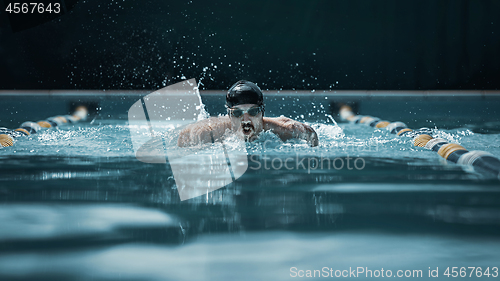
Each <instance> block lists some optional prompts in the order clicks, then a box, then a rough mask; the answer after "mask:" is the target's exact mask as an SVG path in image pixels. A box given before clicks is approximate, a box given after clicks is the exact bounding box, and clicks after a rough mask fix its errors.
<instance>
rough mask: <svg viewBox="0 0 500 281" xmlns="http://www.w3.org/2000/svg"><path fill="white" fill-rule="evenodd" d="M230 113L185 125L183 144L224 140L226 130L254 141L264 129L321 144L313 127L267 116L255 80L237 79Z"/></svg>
mask: <svg viewBox="0 0 500 281" xmlns="http://www.w3.org/2000/svg"><path fill="white" fill-rule="evenodd" d="M226 108H227V112H228V115H227V116H222V117H210V118H208V119H205V120H202V121H198V122H196V123H194V124H190V125H188V126H187V127H186V128H184V129H183V130H182V131H181V132H180V134H179V138H178V140H177V145H178V146H180V147H184V146H192V145H197V144H200V143H210V142H215V141H220V140H221V139H222V137H223V136H224V134H226V131H230V132H232V133H234V134H236V135H237V136H238V137H239V138H240V139H242V140H245V141H247V142H251V141H254V140H256V139H257V138H258V136H259V134H260V133H262V132H263V131H271V132H273V133H274V134H276V135H277V136H278V137H279V138H280V139H281V140H283V141H287V140H289V139H301V140H305V141H307V143H308V144H309V145H310V146H317V145H318V135H317V134H316V132H315V131H314V129H313V128H311V127H310V126H308V125H306V124H304V123H301V122H298V121H295V120H292V119H290V118H286V117H284V116H281V117H277V118H271V117H264V111H265V106H264V97H263V95H262V91H261V90H260V89H259V87H258V86H257V85H255V84H254V83H252V82H249V81H245V80H241V81H238V82H236V83H235V84H234V85H233V86H232V87H231V88H230V89H229V91H228V93H227V95H226Z"/></svg>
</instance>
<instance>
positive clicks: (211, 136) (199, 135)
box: [177, 116, 231, 147]
mask: <svg viewBox="0 0 500 281" xmlns="http://www.w3.org/2000/svg"><path fill="white" fill-rule="evenodd" d="M230 128H231V121H230V120H229V117H227V116H221V117H210V118H207V119H204V120H201V121H198V122H196V123H193V124H189V125H188V126H186V127H185V128H184V129H183V130H182V131H181V132H180V133H179V138H178V139H177V145H178V146H181V147H182V146H191V145H196V144H199V143H207V142H212V140H217V139H219V138H220V137H221V136H222V135H223V134H224V132H225V131H226V129H230Z"/></svg>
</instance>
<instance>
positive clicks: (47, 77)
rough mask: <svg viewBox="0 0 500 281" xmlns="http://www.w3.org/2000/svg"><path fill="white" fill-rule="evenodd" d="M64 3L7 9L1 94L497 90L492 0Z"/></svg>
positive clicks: (0, 55) (499, 42) (498, 36)
mask: <svg viewBox="0 0 500 281" xmlns="http://www.w3.org/2000/svg"><path fill="white" fill-rule="evenodd" d="M10 2H14V1H10ZM39 2H40V1H39ZM63 4H65V11H66V12H65V13H64V14H63V15H61V16H58V17H55V18H53V19H51V18H45V19H43V20H41V19H40V18H39V17H38V18H36V17H34V16H32V15H18V16H17V18H16V17H15V16H14V15H12V14H10V15H9V14H8V13H7V12H5V7H6V6H7V5H8V1H5V0H4V1H3V5H2V11H1V14H0V89H148V90H154V89H158V88H161V87H163V86H166V85H168V84H172V83H175V82H178V81H181V80H183V79H185V78H188V79H189V78H196V79H197V80H198V81H200V82H201V89H227V88H228V87H229V86H230V85H231V84H232V83H234V82H235V81H236V80H239V79H248V80H253V81H255V82H257V83H258V84H259V85H260V86H261V87H262V88H263V89H292V90H293V89H296V90H301V89H311V90H312V89H321V90H324V89H327V90H329V89H331V90H337V89H338V90H340V89H351V90H357V89H360V90H361V89H363V90H364V89H366V90H389V89H391V90H435V89H489V90H494V89H499V88H500V79H499V78H500V75H499V74H500V51H499V50H500V16H499V15H500V1H498V0H450V1H441V0H408V1H401V0H377V1H373V0H366V1H362V0H346V1H344V0H325V1H321V0H313V1H294V0H287V1H264V0H252V1H242V0H237V1H229V2H228V1H219V0H212V1H201V0H199V1H197V0H192V1H181V0H179V1H166V0H117V1H111V0H109V1H108V0H106V1H97V0H95V1H93V0H92V1H91V0H85V1H84V0H80V1H78V0H66V1H65V3H63Z"/></svg>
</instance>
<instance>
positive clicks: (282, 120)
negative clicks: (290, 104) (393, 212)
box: [263, 116, 296, 130]
mask: <svg viewBox="0 0 500 281" xmlns="http://www.w3.org/2000/svg"><path fill="white" fill-rule="evenodd" d="M263 121H264V130H274V129H277V128H281V127H284V126H286V125H287V124H289V123H292V122H296V121H294V120H292V119H290V118H288V117H285V116H280V117H264V118H263Z"/></svg>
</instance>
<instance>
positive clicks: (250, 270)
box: [0, 91, 500, 280]
mask: <svg viewBox="0 0 500 281" xmlns="http://www.w3.org/2000/svg"><path fill="white" fill-rule="evenodd" d="M221 93H222V92H203V93H202V99H203V103H204V104H205V106H206V109H207V111H208V112H209V113H210V114H212V115H215V116H216V115H218V114H220V113H223V112H224V107H223V99H224V96H223V95H221ZM146 94H148V93H146V92H108V91H107V92H98V93H95V92H77V93H74V92H63V91H62V92H50V93H45V94H44V93H41V92H40V93H24V94H20V93H12V94H9V93H3V94H2V95H0V98H1V99H2V104H4V105H5V106H6V107H7V108H9V110H8V111H7V112H5V111H4V112H3V113H2V115H1V117H0V120H1V123H0V125H1V126H5V127H11V128H14V127H15V126H18V125H19V124H21V123H22V122H24V121H26V120H32V121H37V120H41V119H43V118H45V117H48V116H53V115H56V114H67V113H69V110H70V108H71V106H74V105H75V104H78V103H84V104H87V105H90V106H91V107H92V106H93V107H96V108H98V110H96V111H95V112H93V110H91V114H92V115H91V116H90V118H89V119H88V120H87V122H80V123H77V124H75V125H70V126H62V127H57V128H52V129H48V130H45V131H42V132H41V133H39V134H36V135H31V136H29V137H24V138H22V139H21V138H19V139H17V140H16V143H15V144H14V146H12V147H7V148H4V149H1V150H0V162H1V164H2V165H1V167H2V172H1V177H0V200H1V205H0V209H1V211H0V221H1V222H2V228H1V229H0V276H1V278H2V279H16V280H33V279H36V280H54V279H66V280H115V279H124V280H193V279H196V280H214V279H218V280H282V279H290V278H294V275H296V276H297V277H299V276H300V274H304V275H305V274H307V270H311V271H310V273H312V274H314V273H315V271H314V270H318V271H320V272H321V274H324V275H325V274H326V273H325V272H324V271H323V269H324V268H328V270H326V271H327V272H331V274H332V275H335V274H336V272H337V270H340V271H339V272H340V274H342V272H344V271H343V270H349V268H350V267H351V268H356V269H357V268H358V267H360V268H363V270H364V271H367V270H372V271H373V272H375V274H381V269H382V268H383V269H384V270H385V272H386V274H387V270H391V273H392V274H393V276H396V275H397V272H398V271H399V270H402V272H403V274H404V273H406V271H407V270H410V271H411V272H412V274H413V271H414V270H416V271H417V274H418V270H421V271H422V273H423V276H424V277H427V276H428V274H429V270H435V269H436V268H438V274H439V277H441V278H443V276H445V275H444V274H445V270H446V269H447V268H448V267H449V268H450V273H451V270H452V267H458V271H459V270H460V267H466V268H467V267H469V266H470V267H481V270H482V272H484V271H485V270H486V268H489V273H490V274H493V271H494V269H493V268H494V267H499V264H498V260H500V259H499V258H500V254H499V252H500V251H499V249H500V240H499V239H498V237H499V236H498V234H499V233H500V227H499V226H500V203H498V202H500V200H499V199H500V193H499V191H500V186H499V181H498V179H497V178H496V177H495V176H492V175H489V174H484V173H479V172H477V171H474V170H473V169H470V168H469V167H463V166H459V165H455V164H452V163H448V162H446V160H444V159H442V158H441V157H440V156H438V155H437V154H436V153H434V152H431V151H428V150H425V149H423V148H418V147H413V146H412V145H411V142H412V140H411V139H410V138H402V137H397V136H395V135H393V134H390V133H388V132H386V131H384V130H379V129H373V128H371V127H368V126H359V125H355V124H348V123H339V124H338V125H336V122H334V121H333V120H332V118H331V117H330V116H332V117H333V118H334V119H337V121H338V118H337V116H336V115H335V114H334V112H333V111H334V107H335V103H339V102H347V101H349V102H356V105H357V107H358V108H357V109H358V111H359V112H360V113H361V114H367V115H368V114H369V115H373V116H377V117H380V118H384V119H387V120H393V121H402V122H405V123H407V124H408V125H409V126H412V127H415V128H418V127H423V126H425V127H430V128H434V127H435V126H437V127H438V128H440V129H442V130H440V131H439V132H437V134H438V135H439V136H440V137H442V138H444V139H446V140H448V141H450V142H454V143H459V144H461V145H462V146H464V147H466V148H468V149H469V150H476V149H477V150H485V151H487V152H490V153H492V154H493V155H495V156H496V157H500V146H499V143H500V142H499V140H500V134H499V133H500V130H499V129H498V128H499V127H500V126H499V124H500V117H499V116H500V114H498V110H499V108H500V106H499V105H500V96H499V95H498V93H483V92H470V93H467V92H462V93H459V94H456V93H445V92H438V93H415V92H390V93H376V92H336V93H333V92H328V93H323V92H313V93H310V92H307V93H306V92H288V91H281V92H269V93H267V95H266V115H268V116H278V115H280V114H283V115H285V116H289V117H291V118H293V119H297V120H299V121H305V122H308V123H309V124H311V125H312V126H313V127H314V128H315V129H316V130H317V132H318V134H319V138H320V145H319V146H318V147H314V148H311V147H308V146H307V145H305V144H303V143H300V142H288V143H282V142H281V141H279V140H277V139H276V138H275V137H274V136H273V135H272V134H265V135H264V136H263V137H262V139H261V141H259V142H257V143H252V144H249V145H247V146H246V150H247V152H248V154H249V161H248V165H249V166H248V169H247V172H246V173H245V174H244V175H243V176H241V177H240V178H239V179H237V180H236V181H235V182H233V183H231V184H230V185H228V186H226V187H224V188H221V189H217V190H215V191H213V192H211V193H208V194H206V195H204V196H199V197H196V198H193V199H190V200H186V201H181V200H180V198H179V196H178V191H177V188H176V186H175V181H174V179H173V177H172V171H171V170H169V167H168V165H167V164H148V163H142V162H139V161H137V159H136V158H135V155H134V150H133V144H132V141H131V138H130V131H129V128H128V125H127V110H128V108H130V106H131V105H132V104H133V103H134V102H135V101H136V100H137V99H138V98H140V97H141V96H144V95H146ZM44 105H46V106H44ZM34 109H37V110H36V111H35V110H34ZM205 152H207V153H209V152H210V147H208V148H207V149H206V150H205ZM252 156H253V158H252ZM348 158H349V159H348ZM304 159H305V160H304ZM311 159H316V160H318V162H314V161H312V160H311ZM325 159H327V161H323V160H325ZM359 159H361V160H359ZM356 160H357V162H356V163H355V161H356ZM301 161H302V162H301ZM309 161H312V162H309ZM348 161H351V162H349V163H351V166H348ZM327 162H328V164H327ZM341 163H343V165H342V166H341ZM285 164H286V165H287V166H285ZM320 164H323V166H320ZM327 165H329V166H327ZM349 167H350V168H349ZM330 269H332V271H329V270H330ZM300 270H302V272H299V271H300ZM467 270H469V271H468V272H467V276H469V274H470V271H471V269H467ZM373 272H372V274H374V273H373ZM476 273H477V272H475V273H474V274H476ZM316 274H317V272H316ZM474 274H473V275H472V276H473V277H474ZM476 276H477V275H476ZM372 277H373V276H371V277H370V276H367V275H366V273H361V274H359V276H358V278H361V279H372ZM412 277H414V276H412ZM441 278H438V279H441ZM477 278H478V279H479V277H477ZM481 278H484V276H483V277H481ZM414 279H421V278H418V277H414Z"/></svg>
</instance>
